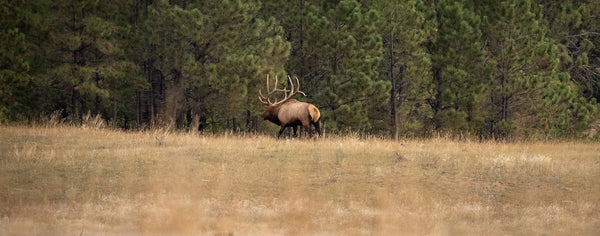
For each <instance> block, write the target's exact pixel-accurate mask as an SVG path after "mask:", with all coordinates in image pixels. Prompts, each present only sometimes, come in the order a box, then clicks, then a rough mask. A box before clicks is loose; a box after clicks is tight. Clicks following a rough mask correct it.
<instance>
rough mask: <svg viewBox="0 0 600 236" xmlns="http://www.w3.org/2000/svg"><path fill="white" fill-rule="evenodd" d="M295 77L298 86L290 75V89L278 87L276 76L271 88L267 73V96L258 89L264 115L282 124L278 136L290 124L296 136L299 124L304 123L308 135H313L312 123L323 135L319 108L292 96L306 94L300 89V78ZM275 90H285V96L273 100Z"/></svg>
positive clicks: (275, 122)
mask: <svg viewBox="0 0 600 236" xmlns="http://www.w3.org/2000/svg"><path fill="white" fill-rule="evenodd" d="M295 79H296V85H297V86H294V82H293V81H292V78H291V77H290V76H289V75H288V82H289V84H290V86H291V89H290V90H287V87H284V88H283V89H277V82H278V78H277V76H275V84H274V86H273V89H272V90H271V89H270V87H269V75H267V91H268V94H267V96H264V95H263V94H262V91H261V90H260V89H259V90H258V100H259V101H260V102H261V103H262V104H263V105H265V112H264V113H263V115H262V117H263V119H265V120H269V121H271V122H273V123H274V124H277V125H280V126H281V129H280V130H279V134H278V135H277V137H279V136H281V133H283V131H284V130H285V128H287V127H290V126H291V127H293V129H294V136H295V135H296V130H297V127H298V125H302V126H303V127H304V130H306V131H307V132H308V135H309V136H311V137H312V132H311V130H310V125H311V124H312V125H313V126H314V127H315V129H316V130H317V132H318V133H319V135H321V128H320V125H319V120H320V118H321V114H320V112H319V109H317V107H315V106H314V105H312V104H310V103H305V102H300V101H298V100H296V99H293V98H292V97H293V96H294V95H296V94H302V95H304V96H306V94H305V93H304V92H302V91H300V82H299V81H298V78H297V77H296V78H295ZM275 92H283V94H284V97H283V99H281V100H279V101H277V100H275V102H271V97H272V96H273V95H274V94H275Z"/></svg>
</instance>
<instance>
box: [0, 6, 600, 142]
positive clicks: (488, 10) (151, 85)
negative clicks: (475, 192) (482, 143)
mask: <svg viewBox="0 0 600 236" xmlns="http://www.w3.org/2000/svg"><path fill="white" fill-rule="evenodd" d="M596 2H597V1H572V0H567V1H560V2H556V1H548V0H503V1H491V0H482V1H472V0H460V1H449V0H439V1H419V0H409V1H391V0H377V1H358V0H336V1H321V0H310V1H306V0H298V1H283V2H282V1H274V0H251V1H234V0H228V1H198V0H192V1H168V0H154V1H139V0H123V1H120V2H119V4H114V3H113V2H102V1H93V0H83V1H76V2H73V1H66V0H58V1H48V0H41V1H22V0H17V1H4V2H1V3H0V11H1V12H2V13H3V14H1V15H0V23H1V25H2V26H3V27H2V29H1V30H0V122H2V123H4V122H12V121H27V120H31V119H35V118H37V117H39V116H40V115H43V114H50V113H53V112H54V111H57V110H62V111H63V112H62V113H60V114H61V115H62V116H63V117H61V118H70V120H71V121H73V122H78V121H79V119H80V117H81V116H82V114H85V113H93V114H100V115H101V116H103V117H104V118H105V119H107V120H109V121H110V123H109V124H111V125H113V126H115V127H123V128H143V127H153V126H156V125H168V126H169V127H173V128H180V129H184V128H186V126H192V123H194V122H192V121H197V122H196V123H197V124H196V126H198V127H199V129H200V130H204V131H206V132H224V131H227V130H236V131H237V130H244V131H257V129H261V130H268V129H269V128H273V127H269V126H266V125H264V123H263V122H262V121H259V116H260V114H261V113H262V110H263V108H262V106H261V104H260V103H259V102H258V100H257V98H256V95H257V94H258V91H259V89H263V91H264V89H265V87H264V85H265V79H266V77H267V75H270V77H271V78H273V77H274V76H278V77H279V78H285V77H286V76H287V75H291V76H297V77H298V79H299V81H300V84H301V90H302V91H304V92H305V93H306V94H307V96H306V97H300V96H298V97H296V98H297V99H299V100H303V101H307V102H311V103H313V104H315V105H317V107H319V109H320V110H321V113H322V121H323V122H324V123H325V128H326V131H327V132H342V133H343V132H347V131H350V132H364V133H370V134H385V135H387V134H391V136H392V137H394V138H398V137H402V136H404V137H424V136H428V135H431V134H432V133H448V134H457V135H461V136H462V135H465V134H467V135H473V136H475V135H479V136H480V137H482V138H492V137H495V138H511V137H515V138H540V139H545V138H547V137H560V138H566V137H575V136H580V135H581V134H582V133H583V131H584V130H586V129H588V128H589V126H590V124H592V123H594V122H596V121H597V120H598V118H599V117H600V108H599V105H598V104H597V102H596V101H597V100H598V99H600V86H599V85H600V73H599V69H598V68H600V60H598V58H600V49H599V48H600V45H598V42H600V34H599V33H598V32H600V23H598V22H599V21H598V18H597V16H598V15H599V14H600V3H596ZM279 86H280V87H286V86H287V87H289V86H288V85H287V81H285V80H280V84H279ZM57 114H58V113H57ZM259 124H260V125H259ZM194 128H195V127H194ZM269 132H270V130H269Z"/></svg>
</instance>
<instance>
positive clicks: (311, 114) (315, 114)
mask: <svg viewBox="0 0 600 236" xmlns="http://www.w3.org/2000/svg"><path fill="white" fill-rule="evenodd" d="M308 118H309V119H310V121H311V122H313V123H317V122H318V121H319V119H321V112H319V109H317V107H315V106H308Z"/></svg>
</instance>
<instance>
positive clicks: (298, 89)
mask: <svg viewBox="0 0 600 236" xmlns="http://www.w3.org/2000/svg"><path fill="white" fill-rule="evenodd" d="M294 78H296V83H297V84H298V88H296V92H298V93H301V94H302V95H304V96H305V97H306V94H305V93H304V92H302V91H300V81H299V80H298V77H297V76H294ZM290 82H291V81H290Z"/></svg>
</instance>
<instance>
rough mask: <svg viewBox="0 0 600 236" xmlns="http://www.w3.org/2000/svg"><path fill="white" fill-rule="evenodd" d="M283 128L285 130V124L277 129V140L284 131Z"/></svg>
mask: <svg viewBox="0 0 600 236" xmlns="http://www.w3.org/2000/svg"><path fill="white" fill-rule="evenodd" d="M285 128H287V124H284V125H282V126H281V129H279V134H277V138H280V137H281V134H282V133H283V131H284V130H285Z"/></svg>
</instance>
